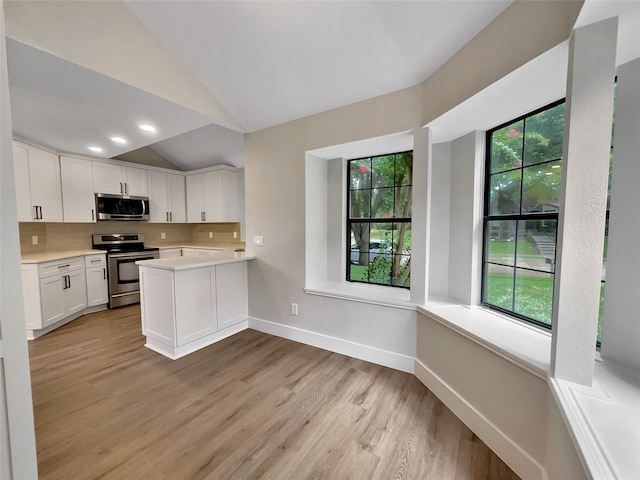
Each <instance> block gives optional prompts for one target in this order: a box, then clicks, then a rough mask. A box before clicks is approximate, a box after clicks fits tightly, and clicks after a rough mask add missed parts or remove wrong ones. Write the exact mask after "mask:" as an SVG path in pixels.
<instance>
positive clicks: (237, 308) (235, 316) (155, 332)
mask: <svg viewBox="0 0 640 480" xmlns="http://www.w3.org/2000/svg"><path fill="white" fill-rule="evenodd" d="M254 258H255V257H253V256H247V255H245V254H244V252H234V251H230V250H225V251H221V252H216V253H214V254H211V255H201V256H186V257H172V258H160V259H156V260H143V261H139V262H136V264H137V265H138V266H139V267H140V306H141V312H142V333H143V334H144V335H145V336H146V337H147V341H146V344H145V346H146V347H147V348H149V349H151V350H154V351H156V352H158V353H160V354H162V355H164V356H166V357H168V358H171V359H173V360H175V359H177V358H180V357H183V356H185V355H187V354H189V353H192V352H194V351H196V350H199V349H201V348H203V347H206V346H207V345H211V344H212V343H215V342H217V341H219V340H222V339H223V338H226V337H228V336H231V335H233V334H235V333H238V332H240V331H242V330H244V329H245V328H247V317H248V300H247V261H249V260H252V259H254Z"/></svg>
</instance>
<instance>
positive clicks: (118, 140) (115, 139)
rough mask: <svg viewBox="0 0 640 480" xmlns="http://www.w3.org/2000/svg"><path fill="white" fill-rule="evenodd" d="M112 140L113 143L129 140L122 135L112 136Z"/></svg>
mask: <svg viewBox="0 0 640 480" xmlns="http://www.w3.org/2000/svg"><path fill="white" fill-rule="evenodd" d="M111 141H112V142H113V143H120V144H124V143H127V140H126V139H125V138H122V137H111Z"/></svg>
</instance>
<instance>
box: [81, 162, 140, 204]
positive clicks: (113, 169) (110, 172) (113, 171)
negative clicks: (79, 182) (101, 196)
mask: <svg viewBox="0 0 640 480" xmlns="http://www.w3.org/2000/svg"><path fill="white" fill-rule="evenodd" d="M93 191H94V192H95V193H111V194H115V195H118V194H122V195H133V196H138V197H146V196H147V171H146V170H144V169H142V168H133V167H125V166H124V165H114V164H111V163H102V162H93Z"/></svg>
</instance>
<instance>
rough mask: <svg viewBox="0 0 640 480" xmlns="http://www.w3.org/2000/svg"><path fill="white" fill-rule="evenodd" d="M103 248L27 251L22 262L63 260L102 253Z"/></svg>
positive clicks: (103, 252)
mask: <svg viewBox="0 0 640 480" xmlns="http://www.w3.org/2000/svg"><path fill="white" fill-rule="evenodd" d="M105 253H106V252H105V251H104V250H92V249H87V250H69V251H66V252H60V251H57V252H42V253H28V254H25V255H22V263H42V262H52V261H54V260H63V259H65V258H72V257H83V256H85V255H104V254H105Z"/></svg>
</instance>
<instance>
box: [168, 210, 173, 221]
mask: <svg viewBox="0 0 640 480" xmlns="http://www.w3.org/2000/svg"><path fill="white" fill-rule="evenodd" d="M169 221H170V222H173V212H169Z"/></svg>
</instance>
